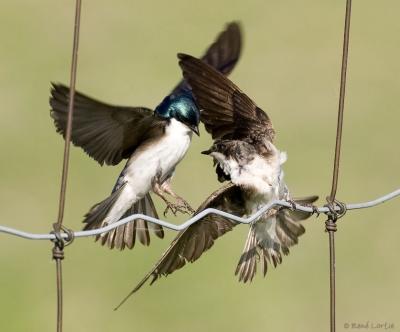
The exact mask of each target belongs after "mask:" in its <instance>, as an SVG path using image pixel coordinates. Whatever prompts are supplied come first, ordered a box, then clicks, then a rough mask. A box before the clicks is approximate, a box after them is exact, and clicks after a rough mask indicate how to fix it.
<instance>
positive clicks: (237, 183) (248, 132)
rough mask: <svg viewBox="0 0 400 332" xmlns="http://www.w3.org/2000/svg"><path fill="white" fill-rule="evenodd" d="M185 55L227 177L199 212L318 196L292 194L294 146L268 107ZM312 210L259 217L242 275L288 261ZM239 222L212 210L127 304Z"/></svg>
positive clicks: (220, 171) (304, 201)
mask: <svg viewBox="0 0 400 332" xmlns="http://www.w3.org/2000/svg"><path fill="white" fill-rule="evenodd" d="M178 57H179V59H180V62H179V65H180V66H181V68H182V71H183V76H184V78H185V79H186V82H187V83H188V84H189V86H190V87H191V91H192V94H193V96H194V98H195V100H196V103H197V105H198V106H199V107H200V108H201V110H202V112H201V120H202V122H204V124H205V128H206V130H207V132H209V133H210V134H211V136H212V138H213V139H214V142H213V145H212V146H211V148H210V149H209V150H207V151H204V152H203V153H204V154H206V155H210V156H211V157H212V158H213V159H214V164H215V165H216V173H217V176H218V179H219V181H220V182H225V181H227V184H225V185H224V186H223V187H222V188H220V189H218V190H217V191H215V192H214V193H212V194H211V195H210V196H209V197H208V198H207V199H206V201H205V202H204V203H203V204H201V206H200V207H199V208H198V210H197V211H196V213H195V214H197V213H199V212H201V211H203V210H204V209H207V208H215V209H219V210H222V211H225V212H228V213H231V214H234V215H236V216H240V217H246V216H250V215H252V214H254V213H255V212H257V211H258V210H260V209H261V208H262V207H264V206H266V205H267V204H269V203H270V202H271V201H273V200H277V199H279V200H288V201H289V202H292V203H293V204H300V205H311V204H312V203H313V202H315V201H316V200H317V199H318V197H317V196H310V197H305V198H300V199H292V198H291V196H290V194H289V190H288V187H287V186H286V184H285V182H284V179H283V170H282V165H283V163H284V162H285V161H286V153H284V152H281V151H279V150H278V148H277V147H276V146H275V145H274V144H273V142H274V138H275V130H274V129H273V127H272V123H271V120H270V118H269V117H268V115H267V114H266V113H265V112H264V111H263V110H262V109H261V108H259V107H258V106H257V105H256V104H255V103H254V102H253V101H252V100H251V99H250V98H249V97H248V96H247V95H246V94H245V93H243V92H242V91H241V90H240V89H239V88H238V87H237V86H236V85H235V84H233V83H232V82H231V81H230V80H229V79H228V78H226V77H225V76H224V75H221V74H220V73H218V71H216V70H214V69H213V68H212V67H211V66H209V65H207V64H205V63H203V62H202V61H200V60H199V59H196V58H194V57H192V56H190V55H185V54H179V55H178ZM311 214H312V213H307V212H302V211H295V210H293V209H288V208H280V207H273V208H271V209H269V210H268V211H267V212H265V213H264V214H263V215H261V216H260V217H259V218H258V219H257V220H255V221H254V222H253V223H252V224H251V225H250V230H249V233H248V236H247V240H246V242H245V245H244V250H243V253H242V255H241V257H240V259H239V262H238V265H237V268H236V271H235V274H236V275H238V278H239V281H242V282H250V281H251V280H252V279H253V277H254V275H255V274H256V271H257V266H258V263H260V264H261V270H262V272H263V274H264V276H265V275H266V273H267V269H268V266H269V265H270V264H272V265H273V266H274V267H276V266H277V265H278V264H280V263H281V262H282V254H283V255H288V254H289V247H291V246H293V245H295V244H297V243H298V237H299V236H301V235H302V234H304V232H305V228H304V226H303V225H301V223H300V221H302V220H305V219H307V218H308V217H310V216H311ZM236 225H237V223H236V222H235V221H231V220H229V219H226V218H224V217H222V216H219V215H213V214H211V215H207V216H205V217H204V218H202V219H201V220H200V221H198V222H197V223H194V224H192V225H191V226H189V227H188V228H187V229H185V230H183V231H181V232H180V233H179V234H178V235H177V237H176V238H175V239H174V240H173V242H172V243H171V245H170V246H169V248H168V249H167V250H166V251H165V252H164V254H163V255H162V257H161V259H160V260H159V261H158V262H157V263H156V265H155V266H154V268H153V269H152V270H151V271H150V272H149V273H148V274H147V275H146V276H145V277H144V278H143V279H142V281H141V282H140V283H139V284H138V285H137V286H136V287H135V288H134V289H133V290H132V291H131V293H130V294H129V295H128V296H127V297H126V298H125V299H124V300H123V301H122V302H121V304H122V303H124V302H125V301H126V300H127V299H128V297H129V296H131V295H132V294H133V293H135V292H136V291H138V290H139V289H140V287H142V286H143V284H144V283H145V282H146V281H147V280H148V279H150V278H152V280H151V284H152V283H153V282H155V281H156V280H157V279H159V278H160V277H161V276H167V275H169V274H171V273H173V272H174V271H176V270H178V269H180V268H182V267H183V266H184V265H185V264H186V263H187V262H190V263H192V262H194V261H196V260H197V259H198V258H199V257H200V256H201V255H202V254H203V252H205V251H206V250H208V249H210V248H211V247H212V246H213V244H214V241H215V240H216V239H217V238H219V237H220V236H222V235H224V234H225V233H226V232H228V231H230V230H232V229H233V228H234V227H235V226H236ZM121 304H120V305H121ZM120 305H119V306H120ZM119 306H118V307H119ZM118 307H117V308H118Z"/></svg>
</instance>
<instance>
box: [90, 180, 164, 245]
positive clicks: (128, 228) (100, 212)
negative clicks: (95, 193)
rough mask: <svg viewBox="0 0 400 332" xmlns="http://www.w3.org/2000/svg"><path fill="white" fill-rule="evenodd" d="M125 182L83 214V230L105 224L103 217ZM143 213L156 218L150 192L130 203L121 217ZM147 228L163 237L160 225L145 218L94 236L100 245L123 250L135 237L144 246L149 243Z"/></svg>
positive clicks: (131, 243) (133, 243)
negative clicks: (149, 222)
mask: <svg viewBox="0 0 400 332" xmlns="http://www.w3.org/2000/svg"><path fill="white" fill-rule="evenodd" d="M124 186H125V184H123V185H122V186H120V188H119V189H117V190H115V191H114V192H113V193H112V194H111V195H110V196H109V197H108V198H106V199H105V200H103V201H102V202H100V203H98V204H96V205H95V206H93V207H92V208H91V209H90V211H89V212H88V213H87V214H86V215H85V219H84V221H83V222H84V223H85V224H86V225H85V227H84V230H89V229H96V228H100V227H102V226H104V225H105V219H106V217H107V215H108V213H109V212H110V210H111V208H112V207H113V205H114V204H115V202H116V201H117V200H118V197H119V196H120V194H121V192H122V190H123V188H124ZM137 213H138V214H144V215H148V216H150V217H153V218H158V214H157V211H156V209H155V206H154V203H153V201H152V199H151V196H150V194H147V195H145V196H144V197H143V198H142V199H141V200H139V201H138V202H136V203H135V204H133V205H132V207H131V208H130V209H128V210H127V211H126V212H125V214H124V215H123V216H122V217H121V219H122V218H125V217H128V216H130V215H132V214H137ZM149 229H151V230H153V231H154V233H155V235H156V236H157V237H159V238H163V237H164V230H163V228H162V226H160V225H153V224H150V225H149V224H148V222H147V221H146V220H143V219H136V220H135V221H133V222H130V223H127V224H125V225H121V226H119V227H117V228H114V229H113V230H111V231H110V232H108V233H103V234H101V235H98V236H97V237H96V241H98V240H100V243H101V245H107V246H108V247H109V248H110V249H113V248H116V249H120V250H123V249H125V247H127V248H129V249H132V248H133V247H134V246H135V243H136V238H137V239H138V240H139V241H140V243H142V244H143V245H145V246H148V245H149V244H150V233H149Z"/></svg>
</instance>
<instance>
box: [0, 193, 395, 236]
mask: <svg viewBox="0 0 400 332" xmlns="http://www.w3.org/2000/svg"><path fill="white" fill-rule="evenodd" d="M399 196H400V189H397V190H395V191H393V192H391V193H389V194H387V195H384V196H381V197H378V198H376V199H374V200H372V201H368V202H363V203H353V204H348V205H346V209H347V210H357V209H365V208H370V207H373V206H376V205H379V204H382V203H384V202H387V201H389V200H391V199H393V198H395V197H399ZM274 206H283V207H287V208H293V209H294V210H297V211H304V212H311V213H312V212H318V213H327V212H329V211H330V210H329V208H328V207H326V206H322V207H318V208H312V207H309V206H302V205H300V204H296V205H295V206H293V205H292V204H291V203H289V202H287V201H282V200H275V201H272V202H270V203H269V204H268V205H265V206H264V207H262V208H261V209H260V210H258V211H257V212H255V213H254V214H252V215H251V216H249V217H247V218H242V217H238V216H235V215H233V214H230V213H227V212H224V211H221V210H217V209H213V208H208V209H205V210H203V211H201V212H200V213H198V214H197V215H195V216H193V217H192V218H190V219H188V220H187V221H185V222H184V223H182V224H180V225H175V224H171V223H169V222H167V221H164V220H161V219H156V218H153V217H149V216H146V215H144V214H132V215H130V216H129V217H126V218H124V219H121V220H119V221H117V222H115V223H112V224H110V225H107V226H104V227H101V228H98V229H93V230H88V231H77V232H73V234H74V237H75V238H79V237H88V236H94V235H99V234H102V233H106V232H109V231H111V230H113V229H114V228H117V227H118V226H121V225H124V224H127V223H129V222H133V221H134V220H136V219H143V220H146V221H148V222H151V223H153V224H157V225H161V226H163V227H165V228H167V229H170V230H173V231H182V230H184V229H186V228H187V227H189V226H190V225H192V224H194V223H196V222H198V221H200V220H201V219H202V218H204V217H205V216H206V215H209V214H216V215H220V216H222V217H225V218H227V219H230V220H233V221H236V222H237V223H240V224H250V223H252V222H253V221H255V220H257V219H258V218H259V217H260V216H261V215H262V214H264V213H265V212H266V211H267V210H269V209H271V208H273V207H274ZM334 208H335V210H337V211H340V209H341V207H340V206H336V205H335V207H334ZM0 233H5V234H8V235H13V236H17V237H21V238H24V239H28V240H55V238H56V237H55V235H54V234H35V233H28V232H24V231H21V230H18V229H14V228H11V227H6V226H1V225H0ZM61 236H62V237H63V238H65V239H66V238H68V236H69V235H68V234H67V233H64V232H61Z"/></svg>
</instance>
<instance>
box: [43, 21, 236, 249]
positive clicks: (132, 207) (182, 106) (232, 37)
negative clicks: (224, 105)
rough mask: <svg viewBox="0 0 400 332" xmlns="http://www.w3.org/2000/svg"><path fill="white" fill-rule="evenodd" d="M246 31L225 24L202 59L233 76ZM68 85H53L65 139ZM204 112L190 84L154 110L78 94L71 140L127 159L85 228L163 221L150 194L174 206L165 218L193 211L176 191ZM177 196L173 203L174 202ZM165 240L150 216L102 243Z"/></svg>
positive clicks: (104, 159) (104, 157) (101, 154)
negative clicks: (180, 167)
mask: <svg viewBox="0 0 400 332" xmlns="http://www.w3.org/2000/svg"><path fill="white" fill-rule="evenodd" d="M241 45H242V36H241V29H240V26H239V24H238V23H236V22H233V23H230V24H228V25H227V26H226V28H225V30H224V31H222V32H221V33H220V34H219V35H218V36H217V38H216V40H215V41H214V43H213V44H211V46H210V47H209V48H208V50H207V51H206V53H205V55H204V56H203V57H202V61H204V62H205V63H207V64H209V65H210V66H212V67H213V68H215V69H216V70H218V71H219V72H221V73H222V74H224V75H228V74H229V73H230V72H231V71H232V69H233V68H234V66H235V65H236V63H237V61H238V60H239V57H240V52H241ZM69 96H70V91H69V88H68V87H66V86H64V85H62V84H52V89H51V97H50V105H51V113H50V114H51V117H52V118H53V119H54V123H55V126H56V129H57V132H58V133H60V134H62V135H63V136H65V133H66V127H67V117H68V101H69ZM200 118H201V116H200V111H199V107H198V106H197V104H196V102H195V100H194V98H193V95H192V93H191V91H190V87H189V85H188V84H187V82H186V81H185V80H183V81H181V82H180V83H179V84H178V85H177V86H176V87H175V88H174V89H173V91H172V92H171V93H170V94H169V95H168V96H167V97H165V98H164V100H163V101H162V102H161V103H160V104H159V105H158V106H157V107H156V108H155V110H154V111H153V110H151V109H149V108H147V107H124V106H114V105H110V104H107V103H104V102H101V101H98V100H96V99H94V98H91V97H89V96H87V95H84V94H82V93H80V92H75V103H74V113H73V121H72V135H71V140H72V142H73V144H74V145H76V146H78V147H81V148H82V149H83V150H84V151H85V152H86V153H87V154H88V155H89V156H90V157H92V158H93V159H95V160H96V161H97V162H98V163H99V164H100V165H104V164H106V165H117V164H119V163H120V162H121V161H122V160H124V159H127V163H126V165H125V167H124V169H123V170H122V172H121V174H120V176H119V177H118V179H117V182H116V184H115V186H114V188H113V190H112V193H111V195H110V196H109V197H107V198H106V199H104V200H103V201H101V202H100V203H98V204H96V205H94V206H93V207H92V208H91V209H90V211H89V212H88V213H87V214H86V215H85V219H84V221H83V222H84V223H85V227H84V229H85V230H89V229H96V228H100V227H103V226H105V225H109V224H112V223H115V222H117V221H118V220H120V219H121V218H124V217H127V216H129V215H131V214H135V213H141V214H145V215H148V216H151V217H154V218H158V214H157V211H156V208H155V206H154V203H153V200H152V198H151V196H150V192H153V193H155V194H156V195H158V196H159V197H161V198H162V199H163V201H164V202H165V203H166V205H167V207H166V209H165V211H164V214H165V213H166V212H167V211H168V210H171V212H172V213H174V214H176V213H177V212H182V213H192V212H193V210H192V208H191V207H190V205H189V204H188V203H187V202H186V201H185V200H184V199H183V198H182V197H181V196H179V195H177V194H176V193H175V192H174V191H173V190H172V188H171V179H172V176H173V174H174V172H175V168H176V166H177V165H178V164H179V162H180V161H181V160H182V159H183V157H184V156H185V154H186V152H187V150H188V148H189V146H190V142H191V139H192V134H193V132H194V133H196V134H197V135H199V128H198V126H199V122H200ZM168 195H170V196H171V197H172V198H174V199H175V202H174V203H173V202H170V201H169V197H168ZM149 230H152V231H154V233H155V235H156V236H157V237H159V238H163V237H164V231H163V228H162V227H161V226H160V225H155V224H151V223H147V222H146V221H145V220H143V219H137V220H135V221H134V222H131V223H128V224H125V225H121V226H119V227H117V228H115V229H114V230H112V231H110V232H108V233H103V234H101V235H99V236H98V237H97V238H96V239H97V240H100V242H101V244H103V245H105V244H106V245H108V247H109V248H118V249H121V250H122V249H124V248H125V247H128V248H130V249H132V248H133V247H134V245H135V242H136V240H139V241H140V242H141V243H142V244H144V245H149V243H150V232H149Z"/></svg>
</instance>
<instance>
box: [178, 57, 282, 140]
mask: <svg viewBox="0 0 400 332" xmlns="http://www.w3.org/2000/svg"><path fill="white" fill-rule="evenodd" d="M178 58H179V59H180V61H179V65H180V66H181V68H182V71H183V76H184V78H185V79H186V80H187V82H188V83H189V85H190V87H191V89H192V93H193V95H194V97H195V99H196V102H197V104H198V105H199V107H200V108H201V109H202V112H201V117H200V119H201V121H203V123H204V125H205V127H206V130H207V131H208V132H209V133H210V134H211V135H212V137H213V139H238V140H247V141H259V140H264V139H268V140H270V141H273V139H274V137H275V131H274V129H273V127H272V123H271V120H270V118H269V117H268V115H267V114H266V113H265V112H264V111H263V110H262V109H261V108H259V107H258V106H257V105H256V104H255V103H254V102H253V101H252V100H251V99H250V98H249V97H248V96H247V95H246V94H244V93H243V92H242V91H241V90H240V89H239V88H238V87H237V86H236V85H235V84H233V83H232V82H231V81H230V80H229V79H228V78H226V77H225V76H224V75H223V74H221V73H219V72H218V71H216V70H215V69H214V68H212V67H211V66H209V65H207V64H205V63H203V62H202V61H201V60H199V59H196V58H194V57H192V56H190V55H186V54H178Z"/></svg>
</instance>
